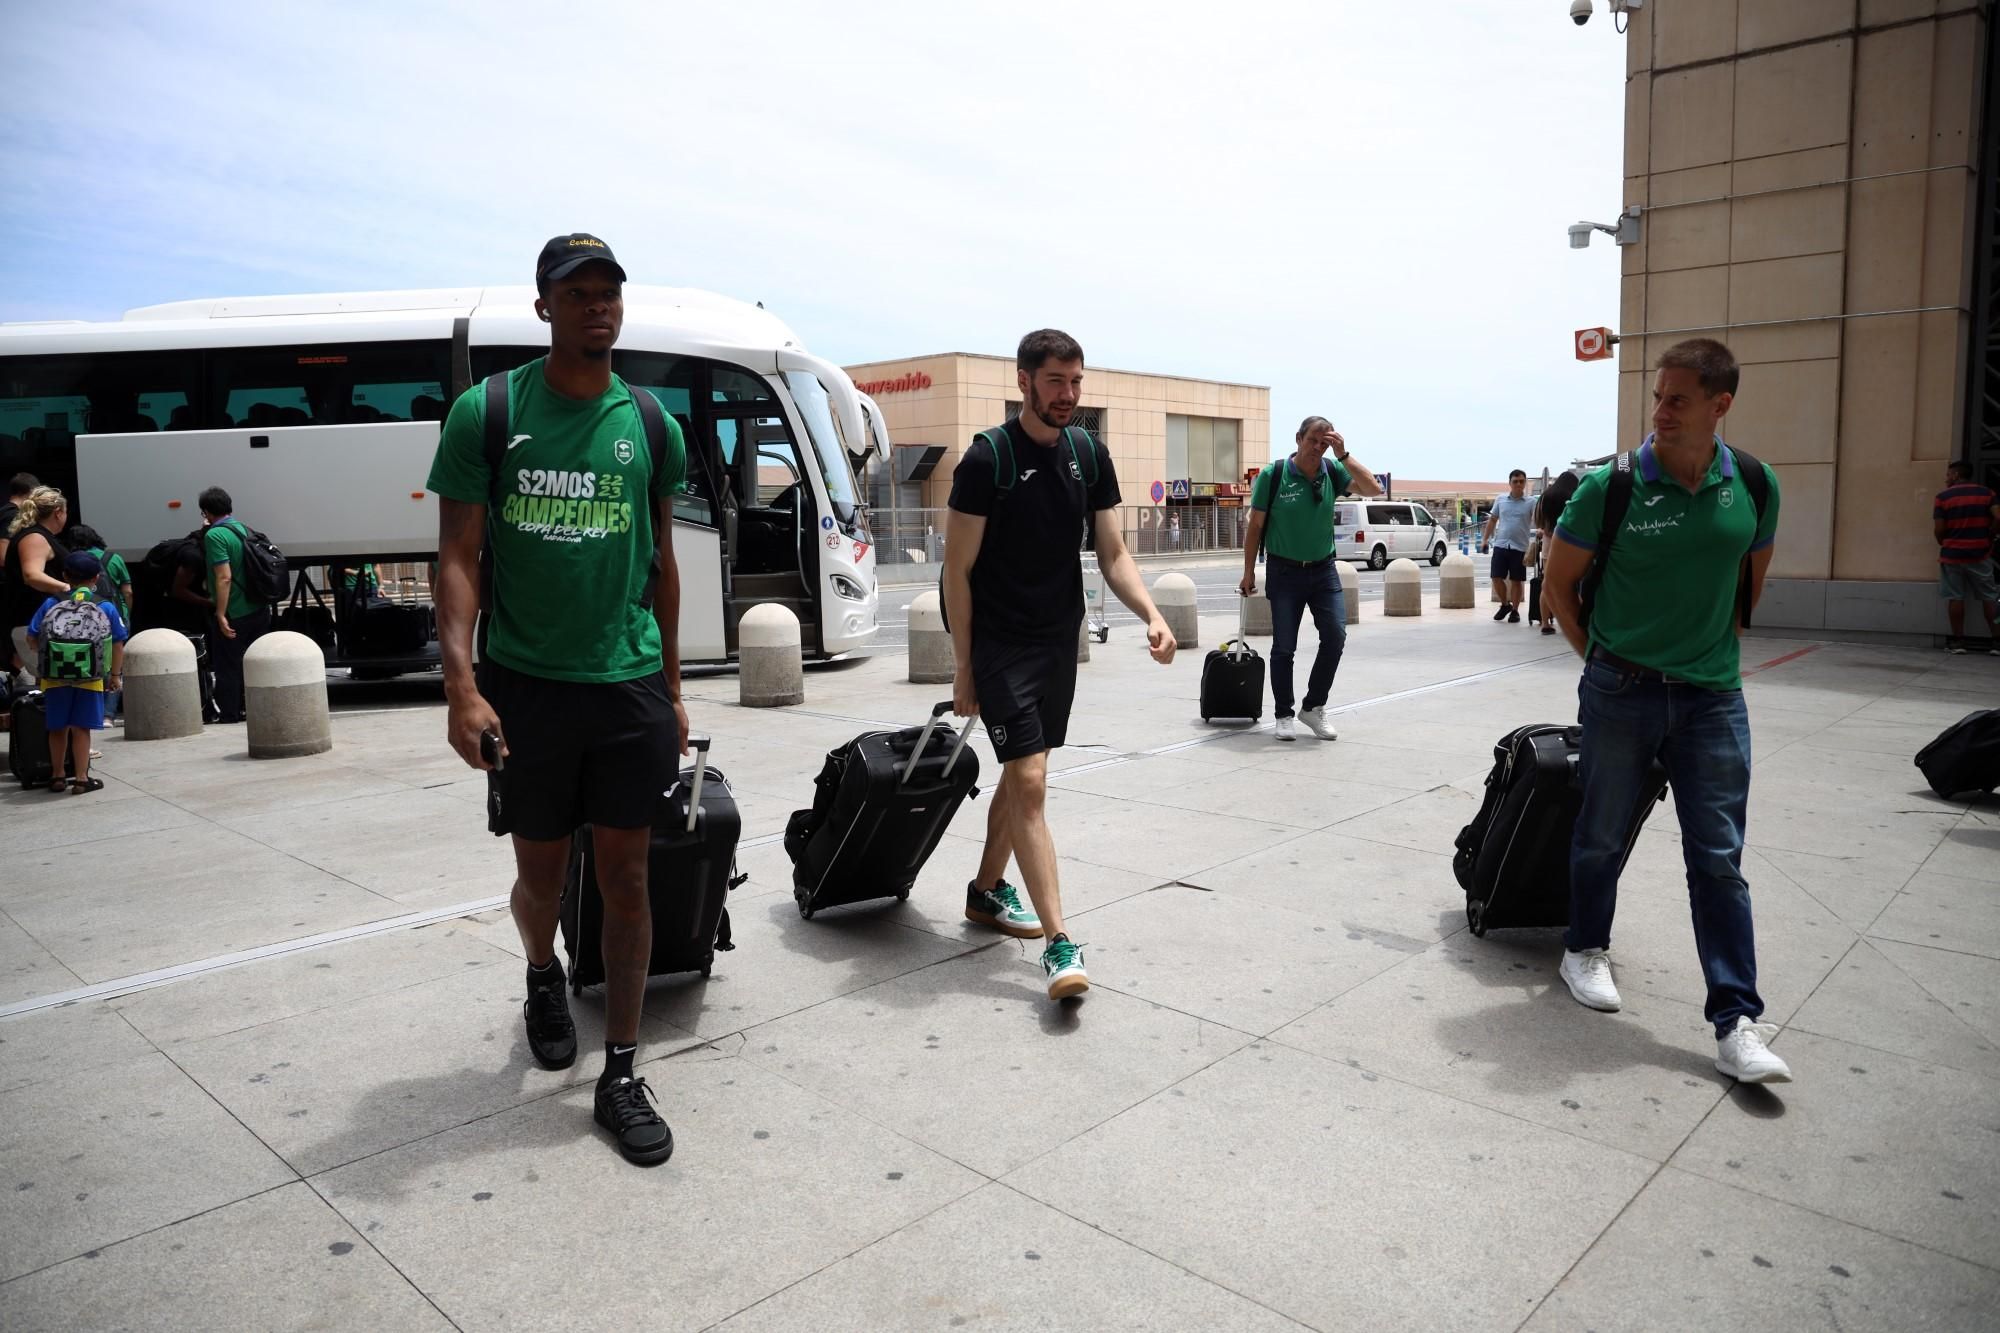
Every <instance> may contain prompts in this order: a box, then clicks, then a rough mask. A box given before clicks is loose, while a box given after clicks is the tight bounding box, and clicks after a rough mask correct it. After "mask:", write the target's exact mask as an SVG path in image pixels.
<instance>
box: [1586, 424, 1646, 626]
mask: <svg viewBox="0 0 2000 1333" xmlns="http://www.w3.org/2000/svg"><path fill="white" fill-rule="evenodd" d="M1636 457H1637V455H1636V454H1631V453H1624V454H1620V455H1618V457H1617V459H1616V460H1615V461H1613V463H1612V464H1611V479H1610V480H1609V481H1608V482H1606V483H1605V487H1604V519H1603V522H1601V523H1600V524H1598V531H1597V549H1596V550H1595V551H1594V552H1592V553H1591V557H1590V572H1589V574H1588V575H1587V576H1586V577H1585V578H1584V581H1583V596H1582V602H1583V605H1582V608H1581V609H1582V611H1583V617H1582V623H1583V625H1584V626H1585V627H1586V628H1588V626H1589V625H1590V611H1591V607H1592V605H1593V604H1594V603H1595V602H1596V601H1597V591H1598V589H1599V588H1601V587H1603V586H1604V567H1605V566H1606V565H1608V564H1609V563H1611V548H1612V546H1613V545H1614V544H1615V543H1616V542H1617V540H1618V530H1619V529H1620V528H1622V527H1624V526H1625V511H1626V510H1627V509H1630V508H1631V507H1632V487H1633V485H1634V479H1633V475H1632V468H1633V465H1634V462H1635V461H1636Z"/></svg>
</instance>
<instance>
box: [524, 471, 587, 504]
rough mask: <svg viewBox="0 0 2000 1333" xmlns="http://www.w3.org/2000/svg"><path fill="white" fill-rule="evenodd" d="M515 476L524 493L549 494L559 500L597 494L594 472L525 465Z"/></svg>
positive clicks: (577, 498)
mask: <svg viewBox="0 0 2000 1333" xmlns="http://www.w3.org/2000/svg"><path fill="white" fill-rule="evenodd" d="M515 477H516V480H517V481H518V482H519V490H520V492H521V494H523V495H547V496H552V497H554V498H555V499H558V500H591V499H595V498H596V496H597V474H596V473H594V472H550V471H546V470H544V469H542V468H525V467H524V468H522V469H521V470H520V471H519V472H517V473H515Z"/></svg>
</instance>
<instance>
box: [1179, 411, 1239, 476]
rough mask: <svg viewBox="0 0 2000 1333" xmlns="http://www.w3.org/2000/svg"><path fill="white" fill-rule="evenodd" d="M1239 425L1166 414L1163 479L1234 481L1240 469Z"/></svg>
mask: <svg viewBox="0 0 2000 1333" xmlns="http://www.w3.org/2000/svg"><path fill="white" fill-rule="evenodd" d="M1242 437H1243V423H1242V422H1241V421H1239V420H1236V419H1234V418H1227V417H1187V416H1179V415H1176V414H1174V413H1171V412H1170V413H1168V414H1167V476H1169V477H1173V478H1181V477H1185V478H1187V480H1189V481H1201V482H1224V481H1231V482H1233V481H1235V480H1237V478H1238V477H1239V476H1241V475H1242V473H1241V466H1242Z"/></svg>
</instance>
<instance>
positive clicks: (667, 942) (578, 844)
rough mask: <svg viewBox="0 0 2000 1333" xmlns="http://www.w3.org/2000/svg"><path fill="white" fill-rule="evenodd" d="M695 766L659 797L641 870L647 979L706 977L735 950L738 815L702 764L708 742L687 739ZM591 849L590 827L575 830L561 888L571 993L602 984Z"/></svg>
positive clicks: (721, 781) (716, 776)
mask: <svg viewBox="0 0 2000 1333" xmlns="http://www.w3.org/2000/svg"><path fill="white" fill-rule="evenodd" d="M688 743H689V744H690V745H692V746H693V747H694V767H693V768H685V769H682V770H681V775H680V778H679V780H678V781H676V782H675V783H674V785H673V786H671V787H669V788H668V789H667V790H666V792H665V794H664V795H663V796H662V797H661V804H660V813H659V815H658V816H657V817H656V818H655V819H654V821H653V846H652V853H651V855H650V857H649V858H648V865H647V896H648V897H649V898H650V899H651V900H652V904H653V957H652V961H651V962H649V963H648V964H647V965H646V975H648V976H654V977H657V976H662V975H665V974H666V973H669V972H699V973H701V974H702V975H703V976H704V977H705V976H707V975H708V974H709V969H710V968H711V967H713V966H714V964H715V955H716V953H717V952H718V951H721V950H727V949H733V948H735V947H736V946H735V944H733V943H732V942H731V941H730V937H729V907H728V902H729V891H730V890H731V889H733V888H735V887H736V886H737V885H738V884H740V883H742V881H743V876H741V875H738V874H737V873H736V840H737V838H738V836H739V835H740V834H741V833H742V831H743V816H742V815H741V814H740V813H739V812H738V811H737V809H736V798H735V797H734V796H733V795H731V794H730V791H729V781H728V779H726V778H724V777H723V776H722V774H721V773H720V772H718V771H717V770H715V769H712V768H709V767H708V743H709V742H708V737H706V736H690V737H688ZM596 859H597V858H596V854H595V849H594V848H593V847H592V846H591V841H590V828H589V826H588V825H586V826H585V827H583V828H580V829H578V830H577V831H576V838H575V840H574V842H573V843H572V845H571V848H570V862H569V882H568V883H567V884H565V885H564V886H563V898H562V934H563V945H564V947H565V948H566V949H567V950H568V951H569V983H570V989H571V991H573V992H581V991H582V990H583V988H584V987H585V986H595V985H597V984H599V983H600V982H602V981H603V980H604V954H603V946H602V935H601V932H602V930H603V928H604V899H603V898H601V897H600V896H598V892H597V875H596V870H595V863H596Z"/></svg>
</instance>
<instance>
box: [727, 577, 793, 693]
mask: <svg viewBox="0 0 2000 1333" xmlns="http://www.w3.org/2000/svg"><path fill="white" fill-rule="evenodd" d="M736 648H737V654H736V657H737V682H736V683H737V696H736V697H737V702H739V703H741V704H742V705H743V706H744V707H745V708H783V707H785V706H786V705H787V704H802V703H804V702H805V701H806V669H805V664H804V662H803V661H802V660H801V659H800V656H799V618H798V617H797V616H795V615H793V614H792V613H791V611H790V610H789V609H787V608H785V607H782V606H779V605H777V604H776V603H775V602H766V603H764V605H762V606H753V607H751V608H750V609H749V610H748V611H745V612H744V613H743V619H742V620H740V621H738V622H737V625H736Z"/></svg>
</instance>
